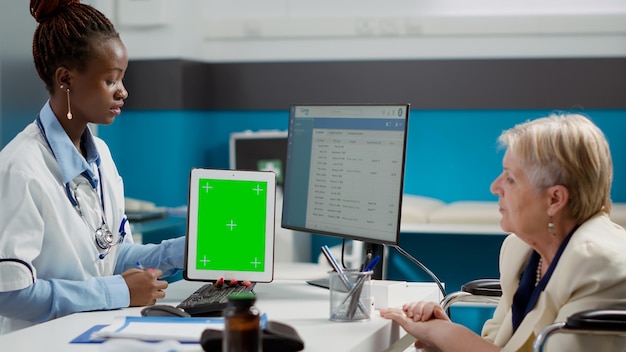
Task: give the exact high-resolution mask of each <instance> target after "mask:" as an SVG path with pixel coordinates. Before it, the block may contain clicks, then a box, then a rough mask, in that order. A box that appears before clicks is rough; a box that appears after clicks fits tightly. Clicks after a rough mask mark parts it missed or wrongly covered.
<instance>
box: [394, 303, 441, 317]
mask: <svg viewBox="0 0 626 352" xmlns="http://www.w3.org/2000/svg"><path fill="white" fill-rule="evenodd" d="M402 311H403V312H404V314H406V316H407V317H408V318H409V319H412V320H413V321H428V320H431V319H442V320H448V321H449V320H450V318H449V317H448V315H447V314H446V312H445V311H444V310H443V308H441V305H440V304H438V303H435V302H423V301H419V302H411V303H406V304H404V305H403V306H402Z"/></svg>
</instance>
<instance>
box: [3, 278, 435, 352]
mask: <svg viewBox="0 0 626 352" xmlns="http://www.w3.org/2000/svg"><path fill="white" fill-rule="evenodd" d="M201 284H202V283H197V282H187V281H178V282H175V283H173V284H170V286H169V288H168V289H167V297H166V298H165V299H163V300H161V301H160V302H159V303H167V304H172V305H176V304H177V302H179V301H181V300H182V299H183V298H185V297H187V296H188V295H189V294H191V293H192V292H193V291H194V290H195V289H196V288H197V287H199V286H200V285H201ZM255 293H256V295H257V304H256V305H257V307H258V308H259V309H260V310H261V311H262V312H265V313H267V316H268V319H269V320H275V321H280V322H283V323H287V324H289V325H291V326H293V327H294V328H295V329H296V330H297V331H298V333H299V334H300V336H301V337H302V338H303V340H304V342H305V351H324V352H328V351H339V352H342V351H359V352H363V351H373V352H374V351H382V350H384V349H386V348H387V347H389V346H390V345H391V344H392V343H393V342H395V341H396V340H397V339H398V338H399V337H400V336H401V334H403V333H402V329H401V328H399V326H398V325H397V324H395V323H392V322H391V321H389V320H385V319H383V318H381V317H380V316H379V315H378V314H377V313H374V314H372V319H371V320H370V321H367V322H352V323H342V322H332V321H330V320H329V319H328V316H329V309H330V308H329V295H328V290H326V289H322V288H318V287H314V286H311V285H309V284H306V283H305V282H304V281H303V280H282V279H281V280H275V281H274V282H272V283H267V284H262V283H260V284H257V286H256V287H255ZM439 299H440V293H439V291H438V289H437V286H436V285H435V284H434V283H410V284H409V288H408V289H407V300H439ZM140 310H141V308H125V309H119V310H113V311H101V312H86V313H77V314H72V315H69V316H66V317H63V318H59V319H55V320H52V321H49V322H46V323H43V324H39V325H35V326H33V327H30V328H27V329H23V330H19V331H16V332H13V333H10V334H6V335H3V336H0V346H2V350H7V351H98V350H100V346H101V345H100V344H70V343H69V341H71V340H72V339H73V338H75V337H76V336H78V335H80V334H81V333H83V332H84V331H85V330H87V329H88V328H90V327H92V326H94V325H96V324H109V323H111V322H112V321H113V318H114V317H116V316H120V315H140ZM181 350H185V351H202V347H201V346H200V345H195V344H186V345H182V349H181Z"/></svg>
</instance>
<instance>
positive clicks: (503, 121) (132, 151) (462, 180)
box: [98, 110, 626, 207]
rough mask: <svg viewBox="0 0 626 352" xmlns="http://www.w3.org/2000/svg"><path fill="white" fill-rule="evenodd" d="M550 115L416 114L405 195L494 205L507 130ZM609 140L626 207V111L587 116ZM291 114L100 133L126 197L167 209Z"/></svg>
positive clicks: (189, 117) (192, 117)
mask: <svg viewBox="0 0 626 352" xmlns="http://www.w3.org/2000/svg"><path fill="white" fill-rule="evenodd" d="M549 112H550V111H538V110H532V111H527V110H524V111H520V110H515V111H508V110H507V111H449V110H446V111H439V110H438V111H432V110H429V111H420V110H413V111H411V117H410V122H409V138H408V143H407V160H406V174H405V187H404V191H405V192H406V193H411V194H420V195H425V196H430V197H435V198H438V199H441V200H443V201H446V202H451V201H455V200H461V199H466V200H495V199H496V198H495V196H493V195H491V194H490V193H489V185H490V183H491V181H492V180H493V179H494V178H495V177H496V176H497V175H498V174H499V173H500V172H501V165H502V151H497V149H496V139H497V137H498V135H499V134H500V133H501V132H502V130H504V129H507V128H510V127H512V126H513V125H514V124H516V123H520V122H524V121H526V120H528V119H532V118H536V117H540V116H544V115H546V114H548V113H549ZM584 113H585V114H587V115H588V116H590V117H591V118H592V119H593V120H594V121H595V122H596V124H598V126H599V127H600V128H601V129H602V130H603V131H604V133H605V134H606V135H607V138H608V140H609V143H611V149H612V153H613V159H614V164H615V182H614V185H613V192H612V196H613V200H614V201H616V202H626V181H625V180H626V141H625V140H624V138H623V137H622V136H623V135H624V133H625V132H626V110H610V111H607V110H603V111H584ZM287 122H288V112H287V111H286V110H285V111H156V112H154V111H127V112H124V113H123V114H122V115H121V116H120V117H118V119H117V120H116V121H115V122H114V123H113V124H112V125H110V126H100V127H99V130H98V134H99V135H100V136H101V137H102V138H104V140H105V141H107V143H108V144H109V146H110V148H111V152H112V153H113V157H114V158H115V160H116V162H117V166H118V168H119V171H120V174H121V175H122V177H123V178H124V181H125V184H126V194H127V196H128V197H133V198H140V199H147V200H150V201H153V202H155V203H157V204H158V205H162V206H172V207H173V206H179V205H183V204H186V201H187V179H188V176H189V170H190V168H192V167H213V168H228V141H229V136H230V133H232V132H240V131H243V130H259V129H282V130H285V129H287Z"/></svg>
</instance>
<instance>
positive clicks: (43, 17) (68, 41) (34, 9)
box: [30, 0, 119, 93]
mask: <svg viewBox="0 0 626 352" xmlns="http://www.w3.org/2000/svg"><path fill="white" fill-rule="evenodd" d="M30 13H31V15H32V16H33V17H34V18H35V20H36V21H37V23H38V24H39V25H38V26H37V29H36V30H35V35H34V36H33V60H34V62H35V68H36V69H37V73H38V74H39V77H40V78H41V79H42V80H43V81H44V83H45V85H46V89H47V90H48V92H50V93H52V92H53V90H54V75H55V71H56V69H57V68H59V67H61V66H64V67H67V68H75V69H78V70H82V69H84V68H85V66H86V62H87V60H88V59H90V58H91V56H92V55H93V54H94V52H95V51H94V50H93V49H94V46H93V44H94V43H95V42H94V40H102V39H111V38H119V33H118V32H117V31H116V30H115V27H114V26H113V24H112V23H111V21H109V19H108V18H106V16H104V15H103V14H102V13H101V12H100V11H98V10H96V9H95V8H93V7H91V6H89V5H86V4H81V3H80V0H30Z"/></svg>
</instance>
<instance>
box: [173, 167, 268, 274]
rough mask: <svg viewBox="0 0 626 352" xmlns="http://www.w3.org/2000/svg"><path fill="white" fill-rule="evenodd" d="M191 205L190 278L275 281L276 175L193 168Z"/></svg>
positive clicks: (187, 260)
mask: <svg viewBox="0 0 626 352" xmlns="http://www.w3.org/2000/svg"><path fill="white" fill-rule="evenodd" d="M187 209H188V210H187V238H186V246H185V265H184V270H183V276H184V278H185V279H186V280H189V281H215V280H218V279H220V278H224V279H225V280H232V279H236V280H249V281H252V282H271V281H272V280H273V278H274V221H275V212H276V210H275V209H276V174H274V173H273V172H271V171H244V170H221V169H192V170H191V175H190V179H189V204H188V208H187Z"/></svg>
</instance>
